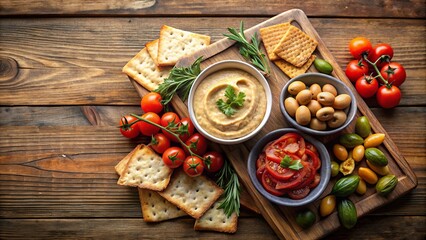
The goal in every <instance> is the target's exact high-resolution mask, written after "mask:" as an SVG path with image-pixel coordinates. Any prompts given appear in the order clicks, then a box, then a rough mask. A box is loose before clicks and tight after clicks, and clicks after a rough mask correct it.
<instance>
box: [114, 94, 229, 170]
mask: <svg viewBox="0 0 426 240" xmlns="http://www.w3.org/2000/svg"><path fill="white" fill-rule="evenodd" d="M161 100H162V99H161V95H160V94H158V93H155V92H151V93H148V94H146V95H145V96H144V97H143V98H142V100H141V108H142V110H143V111H144V112H145V114H143V115H142V116H141V118H143V119H146V120H149V121H150V122H152V123H154V124H156V125H157V126H155V125H153V124H151V123H148V122H144V121H137V120H138V119H137V118H136V117H133V116H131V115H126V116H124V117H122V119H121V120H120V132H121V133H122V134H123V136H125V137H127V138H135V137H137V136H138V135H139V134H142V135H144V136H151V143H150V144H149V146H150V147H151V148H152V149H153V150H154V151H156V152H157V153H159V154H162V159H163V162H164V163H165V164H166V165H167V166H168V167H170V168H178V167H180V166H183V170H184V171H185V172H186V173H187V174H188V175H189V176H192V177H195V176H199V175H201V174H202V173H203V172H204V170H206V171H207V172H217V171H219V170H220V169H221V168H222V166H223V163H224V158H223V156H222V155H221V154H220V153H219V152H215V151H209V152H208V151H207V147H208V140H207V139H206V138H205V137H204V136H203V135H201V134H200V133H197V132H195V128H194V124H193V123H192V122H191V120H190V119H189V118H182V119H181V118H180V117H179V116H178V115H177V114H176V113H174V112H166V113H164V114H161V113H162V111H163V105H162V104H161ZM132 123H133V124H132ZM166 129H167V130H169V131H171V132H173V133H174V134H171V133H170V132H169V131H167V130H166ZM175 135H178V136H179V139H178V138H177V137H176V136H175ZM188 148H189V149H190V150H188ZM190 151H191V152H192V154H191V153H190Z"/></svg>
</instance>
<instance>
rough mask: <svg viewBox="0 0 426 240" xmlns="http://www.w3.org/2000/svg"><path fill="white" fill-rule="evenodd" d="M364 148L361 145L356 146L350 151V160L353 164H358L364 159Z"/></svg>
mask: <svg viewBox="0 0 426 240" xmlns="http://www.w3.org/2000/svg"><path fill="white" fill-rule="evenodd" d="M364 152H365V148H364V146H363V145H358V146H356V147H354V149H353V150H352V159H353V160H355V162H360V161H361V160H362V159H363V158H364Z"/></svg>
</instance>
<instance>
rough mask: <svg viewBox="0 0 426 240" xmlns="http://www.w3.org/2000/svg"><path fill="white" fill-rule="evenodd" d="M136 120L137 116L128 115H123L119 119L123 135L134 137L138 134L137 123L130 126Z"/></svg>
mask: <svg viewBox="0 0 426 240" xmlns="http://www.w3.org/2000/svg"><path fill="white" fill-rule="evenodd" d="M136 120H137V118H135V117H133V116H130V115H126V116H123V117H122V118H121V119H120V132H121V134H122V135H123V136H125V137H126V138H135V137H137V136H138V135H139V133H140V132H139V127H138V124H139V123H135V124H133V125H131V126H130V124H131V123H133V122H134V121H136Z"/></svg>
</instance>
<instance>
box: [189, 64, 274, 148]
mask: <svg viewBox="0 0 426 240" xmlns="http://www.w3.org/2000/svg"><path fill="white" fill-rule="evenodd" d="M271 107H272V94H271V89H270V88H269V84H268V82H267V81H266V79H265V77H264V76H263V75H262V74H261V73H260V72H259V71H258V70H257V69H256V68H254V67H253V66H251V65H249V64H247V63H245V62H242V61H238V60H224V61H220V62H217V63H214V64H212V65H210V66H209V67H207V68H205V69H204V70H203V71H202V72H201V73H200V75H198V77H197V79H196V80H195V81H194V84H193V86H192V87H191V90H190V92H189V96H188V110H189V117H190V118H191V121H192V122H193V123H194V126H195V128H197V130H198V131H199V132H200V133H201V134H203V135H204V136H205V137H206V138H208V139H209V140H211V141H213V142H217V143H221V144H236V143H241V142H244V141H246V140H248V139H250V138H251V137H253V136H254V135H256V134H257V133H258V132H259V131H260V130H261V129H262V128H263V126H264V125H265V124H266V122H267V120H268V118H269V116H270V114H271Z"/></svg>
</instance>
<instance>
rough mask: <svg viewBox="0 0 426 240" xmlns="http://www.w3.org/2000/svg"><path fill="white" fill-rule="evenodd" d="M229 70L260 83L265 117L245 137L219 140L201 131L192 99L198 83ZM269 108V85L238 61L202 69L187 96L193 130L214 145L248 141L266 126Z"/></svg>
mask: <svg viewBox="0 0 426 240" xmlns="http://www.w3.org/2000/svg"><path fill="white" fill-rule="evenodd" d="M230 68H234V69H240V70H243V71H245V72H247V73H249V74H251V75H252V76H254V77H255V78H256V79H257V80H258V81H259V82H260V84H261V85H262V86H263V88H264V89H265V94H266V111H265V115H264V116H263V119H262V121H261V122H260V124H259V125H258V126H257V127H256V128H255V129H254V130H253V131H252V132H250V133H248V134H247V135H244V136H242V137H238V138H233V139H223V138H220V137H217V136H213V135H212V134H210V133H209V132H207V131H206V130H205V129H203V127H201V126H200V124H199V123H198V121H197V119H196V117H195V113H194V108H193V99H194V94H195V91H196V89H197V87H198V86H199V85H200V83H201V82H202V81H203V80H204V79H205V78H206V77H207V76H209V75H211V74H212V73H214V72H217V71H219V70H222V69H230ZM271 108H272V93H271V89H270V88H269V84H268V82H267V81H266V79H265V77H264V76H263V75H262V74H261V73H260V72H259V71H258V70H257V69H256V68H255V67H253V66H251V65H250V64H248V63H245V62H242V61H238V60H224V61H220V62H217V63H214V64H212V65H210V66H209V67H207V68H206V69H204V70H203V71H202V72H201V73H200V75H198V77H197V78H196V79H195V81H194V84H193V85H192V87H191V90H190V92H189V96H188V111H189V117H190V118H191V121H192V122H193V123H194V126H195V128H196V129H197V130H198V132H200V133H201V134H203V135H204V136H205V137H206V138H207V139H209V140H211V141H213V142H216V143H220V144H237V143H241V142H244V141H247V140H248V139H250V138H252V137H253V136H255V135H256V134H257V133H258V132H259V131H260V130H261V129H262V128H263V126H264V125H265V124H266V122H267V121H268V118H269V116H270V115H271Z"/></svg>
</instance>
